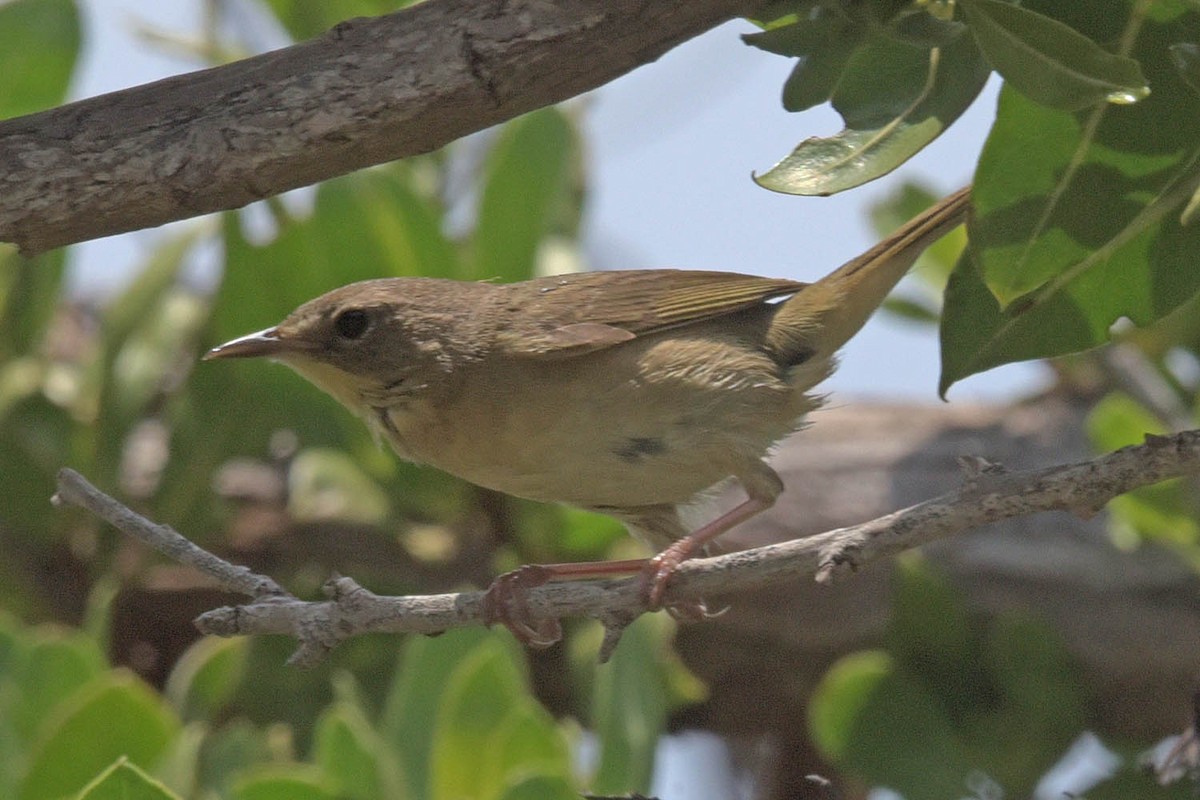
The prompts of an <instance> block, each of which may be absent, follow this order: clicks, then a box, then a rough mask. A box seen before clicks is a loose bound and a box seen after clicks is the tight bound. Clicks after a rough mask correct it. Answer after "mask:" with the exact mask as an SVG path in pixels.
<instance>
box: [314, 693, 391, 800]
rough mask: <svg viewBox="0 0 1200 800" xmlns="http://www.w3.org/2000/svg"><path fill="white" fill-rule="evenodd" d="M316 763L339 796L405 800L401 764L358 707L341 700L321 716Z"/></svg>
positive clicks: (358, 798) (359, 799)
mask: <svg viewBox="0 0 1200 800" xmlns="http://www.w3.org/2000/svg"><path fill="white" fill-rule="evenodd" d="M313 761H315V762H316V763H317V764H318V765H319V766H320V767H321V768H322V769H323V770H324V772H325V774H326V775H328V776H329V777H330V778H332V779H333V780H334V781H335V782H336V783H337V787H338V790H337V791H338V797H344V798H348V799H349V800H375V798H388V800H393V798H394V800H403V798H404V797H406V796H407V795H406V793H405V789H404V779H403V777H402V776H401V774H400V770H399V768H398V767H399V765H398V761H397V759H396V758H394V757H393V756H392V754H390V753H388V752H387V750H386V746H385V744H384V742H383V739H382V738H381V737H380V735H379V734H378V733H377V732H376V731H375V730H374V729H373V728H372V727H371V723H370V722H369V721H368V720H367V717H366V715H365V714H364V713H363V711H362V709H361V708H359V707H358V706H357V705H355V704H353V703H350V702H347V701H344V700H343V701H338V702H335V703H334V704H333V705H332V706H330V707H329V709H327V710H326V711H325V713H324V714H322V715H321V718H320V719H319V720H318V721H317V727H316V733H315V735H314V737H313Z"/></svg>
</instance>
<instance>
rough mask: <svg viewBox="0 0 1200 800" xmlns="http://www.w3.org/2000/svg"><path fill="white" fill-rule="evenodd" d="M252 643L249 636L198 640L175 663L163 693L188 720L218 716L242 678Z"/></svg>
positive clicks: (214, 637)
mask: <svg viewBox="0 0 1200 800" xmlns="http://www.w3.org/2000/svg"><path fill="white" fill-rule="evenodd" d="M248 645H249V640H248V639H245V638H240V639H225V638H221V637H217V636H208V637H205V638H203V639H197V640H196V641H195V642H194V643H193V644H192V645H191V646H190V647H188V649H187V650H185V651H184V653H183V655H182V656H180V657H179V660H178V661H176V662H175V666H174V667H173V668H172V669H171V674H170V675H168V676H167V685H166V686H165V687H164V689H163V696H164V697H165V698H166V700H167V702H169V703H170V704H171V705H172V706H173V707H174V708H175V710H176V711H177V712H178V713H179V716H180V717H182V718H183V719H185V720H189V719H211V718H212V717H215V716H216V715H217V714H218V712H219V711H220V710H221V709H222V708H223V707H224V706H225V705H226V704H227V703H228V702H229V701H230V700H231V699H232V698H233V696H234V693H235V692H236V691H237V688H238V685H239V684H240V683H241V681H242V676H243V674H244V671H245V668H246V648H247V647H248Z"/></svg>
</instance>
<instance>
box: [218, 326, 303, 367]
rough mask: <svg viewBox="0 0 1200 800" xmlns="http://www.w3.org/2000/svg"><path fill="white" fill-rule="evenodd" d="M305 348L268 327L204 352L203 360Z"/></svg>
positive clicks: (277, 352) (268, 354) (271, 354)
mask: <svg viewBox="0 0 1200 800" xmlns="http://www.w3.org/2000/svg"><path fill="white" fill-rule="evenodd" d="M301 349H303V348H301V347H297V343H296V342H294V341H289V340H287V339H284V338H282V337H281V336H280V335H279V331H278V329H276V328H267V329H266V330H261V331H259V332H258V333H248V334H246V335H245V336H239V337H238V338H236V339H234V340H232V341H228V342H226V343H225V344H222V345H218V346H217V347H214V348H213V349H212V350H209V351H208V352H207V353H205V354H204V357H203V359H202V360H203V361H208V360H209V359H213V358H254V357H256V356H277V355H280V354H282V353H287V352H295V351H297V350H301Z"/></svg>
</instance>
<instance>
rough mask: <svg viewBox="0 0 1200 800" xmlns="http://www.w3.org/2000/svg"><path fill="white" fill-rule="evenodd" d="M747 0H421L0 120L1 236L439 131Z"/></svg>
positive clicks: (644, 57) (671, 38)
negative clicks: (311, 35)
mask: <svg viewBox="0 0 1200 800" xmlns="http://www.w3.org/2000/svg"><path fill="white" fill-rule="evenodd" d="M756 5H757V4H756V3H754V2H747V0H689V2H686V3H679V2H674V1H673V0H564V1H563V2H547V1H546V0H507V1H506V0H491V2H482V1H481V0H429V2H425V3H422V4H419V5H416V6H413V7H412V8H409V9H406V10H404V11H400V12H397V13H394V14H390V15H387V16H383V17H377V18H360V19H354V20H349V21H347V22H344V23H342V24H340V25H338V26H336V27H335V28H333V29H332V30H330V31H329V32H327V33H326V34H324V35H323V36H320V37H317V38H316V39H313V40H310V41H308V42H304V43H302V44H298V45H295V46H293V47H287V48H284V49H281V50H277V51H274V52H270V53H266V54H263V55H260V56H257V57H254V58H248V59H245V60H243V61H238V62H235V63H232V64H228V65H226V66H222V67H216V68H213V69H206V70H201V71H198V72H192V73H189V74H185V75H180V76H177V77H173V78H168V79H166V80H162V81H158V82H156V83H151V84H146V85H144V86H138V87H135V88H132V89H127V90H123V91H119V92H113V93H111V94H106V95H101V96H99V97H93V98H90V99H87V100H82V101H79V102H76V103H71V104H69V105H66V106H62V107H59V108H55V109H51V110H49V111H44V112H41V113H38V114H31V115H29V116H25V117H19V118H16V119H11V120H5V121H2V122H0V241H6V242H15V243H16V244H17V245H18V246H19V247H20V248H21V250H22V252H24V253H26V254H34V253H38V252H41V251H45V250H49V249H51V248H54V247H59V246H62V245H66V244H71V243H74V242H79V241H83V240H86V239H91V238H96V237H100V236H108V235H111V234H115V233H122V232H125V231H130V230H136V229H138V228H146V227H151V226H155V225H161V224H163V223H165V222H170V221H172V220H178V219H184V218H187V217H192V216H196V215H199V214H204V213H207V212H212V211H220V210H224V209H230V208H239V207H241V206H244V205H246V204H248V203H251V202H253V201H255V200H260V199H262V198H264V197H268V196H271V195H275V194H279V193H280V192H284V191H287V190H289V189H294V188H297V187H299V186H306V185H309V184H312V183H315V182H317V181H321V180H325V179H327V178H332V177H334V176H337V175H341V174H345V173H347V172H351V171H353V170H356V169H360V168H362V167H366V166H370V165H372V164H378V163H381V162H384V161H390V160H393V159H397V158H403V157H405V156H411V155H415V154H417V153H424V152H428V151H430V150H433V149H436V148H438V147H441V146H442V145H444V144H446V143H448V142H451V141H453V140H454V139H457V138H459V137H461V136H464V135H466V134H469V133H472V132H474V131H478V130H481V129H483V128H486V127H488V126H490V125H493V124H496V123H498V122H502V121H504V120H507V119H511V118H512V117H515V116H517V115H519V114H522V113H524V112H527V111H530V110H533V109H536V108H540V107H542V106H545V105H549V104H551V103H555V102H558V101H561V100H565V99H567V98H570V97H574V96H576V95H578V94H581V93H583V92H586V91H588V90H590V89H593V88H595V87H597V86H600V85H602V84H604V83H606V82H608V81H610V80H612V79H613V78H616V77H618V76H620V75H623V74H624V73H626V72H628V71H630V70H631V69H633V68H635V67H637V66H640V65H642V64H646V63H648V62H650V61H653V60H654V59H656V58H658V57H659V56H661V55H662V54H663V53H665V52H666V51H667V50H669V49H671V48H672V47H674V46H675V45H677V44H679V43H680V42H683V41H685V40H687V39H690V38H692V37H694V36H696V35H698V34H700V33H703V32H704V31H706V30H708V29H709V28H712V27H714V26H716V25H718V24H720V23H721V22H724V21H726V20H728V19H731V18H733V17H735V16H738V15H743V14H748V13H750V11H751V10H752V9H753V8H754V7H755V6H756Z"/></svg>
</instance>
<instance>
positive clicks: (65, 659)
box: [11, 626, 108, 742]
mask: <svg viewBox="0 0 1200 800" xmlns="http://www.w3.org/2000/svg"><path fill="white" fill-rule="evenodd" d="M107 668H108V664H107V661H106V659H105V658H104V653H103V652H101V650H100V647H99V646H98V645H97V644H96V642H95V641H94V640H93V639H91V638H89V637H87V636H84V635H82V634H80V633H77V632H74V631H68V630H66V629H60V628H56V627H49V626H43V627H39V628H35V629H34V630H33V631H32V632H31V635H29V636H28V638H27V643H26V645H25V646H24V647H22V648H21V650H20V651H19V656H18V657H17V658H16V659H15V662H14V664H13V670H12V674H11V680H12V681H13V686H14V689H15V690H16V691H15V699H16V702H15V703H14V705H13V708H12V721H13V723H14V724H15V727H16V730H17V731H18V732H19V733H20V735H21V737H22V738H23V739H24V740H25V741H27V742H28V741H31V740H32V739H33V738H34V736H35V734H37V733H38V732H39V726H40V725H42V724H43V723H44V722H45V721H46V720H47V719H48V718H50V717H51V716H52V714H53V713H54V710H55V709H56V708H57V707H58V706H59V705H60V704H61V703H63V702H64V701H65V700H66V699H67V698H69V697H71V696H72V695H74V694H75V692H77V691H78V690H79V688H80V687H82V686H84V685H86V684H87V683H88V682H90V681H92V680H93V679H95V678H97V677H98V676H99V675H101V674H103V673H104V672H105V671H106V670H107Z"/></svg>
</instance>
